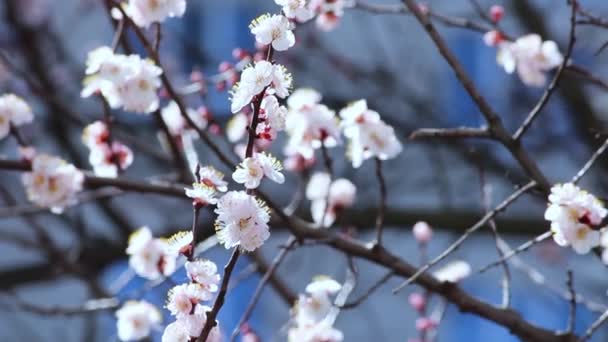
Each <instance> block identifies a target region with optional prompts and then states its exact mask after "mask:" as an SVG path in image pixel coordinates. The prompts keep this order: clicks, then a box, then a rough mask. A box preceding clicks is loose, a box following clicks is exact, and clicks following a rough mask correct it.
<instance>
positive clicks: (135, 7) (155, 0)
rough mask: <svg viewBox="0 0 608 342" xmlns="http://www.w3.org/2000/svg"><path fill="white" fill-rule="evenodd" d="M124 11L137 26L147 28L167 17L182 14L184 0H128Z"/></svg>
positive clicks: (184, 5) (184, 8) (184, 9)
mask: <svg viewBox="0 0 608 342" xmlns="http://www.w3.org/2000/svg"><path fill="white" fill-rule="evenodd" d="M125 12H126V13H127V15H128V16H129V17H131V19H133V21H134V22H135V24H136V25H137V26H140V27H144V28H147V27H148V26H150V25H151V24H153V23H162V22H164V21H165V20H166V19H167V18H173V17H181V16H183V15H184V12H186V0H129V2H128V3H127V5H126V6H125Z"/></svg>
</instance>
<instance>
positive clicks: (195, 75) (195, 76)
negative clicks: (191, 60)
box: [190, 70, 205, 82]
mask: <svg viewBox="0 0 608 342" xmlns="http://www.w3.org/2000/svg"><path fill="white" fill-rule="evenodd" d="M204 80H205V76H204V75H203V73H202V72H201V71H200V70H194V71H192V72H191V73H190V81H192V82H203V81H204Z"/></svg>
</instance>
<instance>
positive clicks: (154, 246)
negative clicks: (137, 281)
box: [126, 226, 175, 280]
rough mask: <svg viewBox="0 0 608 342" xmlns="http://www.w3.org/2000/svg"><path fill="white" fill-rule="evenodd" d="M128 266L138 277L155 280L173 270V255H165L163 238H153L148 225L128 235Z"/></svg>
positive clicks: (165, 248)
mask: <svg viewBox="0 0 608 342" xmlns="http://www.w3.org/2000/svg"><path fill="white" fill-rule="evenodd" d="M126 252H127V255H129V266H131V268H132V269H133V270H134V271H135V273H136V274H137V275H139V276H140V277H143V278H146V279H150V280H156V279H158V278H160V277H161V276H163V275H164V276H168V275H171V274H172V273H173V272H174V270H175V257H173V256H169V255H167V244H166V242H165V241H164V240H161V239H157V238H154V237H153V236H152V232H151V231H150V229H149V228H148V227H145V226H144V227H141V228H140V229H138V230H137V231H135V232H133V233H132V234H131V236H130V237H129V244H128V246H127V251H126Z"/></svg>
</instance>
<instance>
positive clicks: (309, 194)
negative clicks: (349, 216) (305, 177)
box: [306, 172, 357, 227]
mask: <svg viewBox="0 0 608 342" xmlns="http://www.w3.org/2000/svg"><path fill="white" fill-rule="evenodd" d="M356 194H357V188H356V187H355V185H354V184H353V183H352V182H351V181H349V180H348V179H345V178H340V179H336V180H334V181H333V182H332V181H331V178H330V176H329V174H327V173H324V172H317V173H315V174H313V175H312V176H311V177H310V181H309V182H308V186H307V187H306V198H308V199H309V200H310V201H311V206H310V210H311V214H312V217H313V220H314V221H315V222H316V223H317V224H320V225H321V226H323V227H328V226H331V224H332V223H333V222H334V221H335V220H336V215H337V214H338V213H339V212H340V211H341V210H343V209H345V208H348V207H350V206H351V205H352V204H353V203H354V201H355V196H356ZM321 221H323V222H321Z"/></svg>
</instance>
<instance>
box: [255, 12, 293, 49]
mask: <svg viewBox="0 0 608 342" xmlns="http://www.w3.org/2000/svg"><path fill="white" fill-rule="evenodd" d="M249 28H250V29H251V33H252V34H253V35H255V40H256V41H257V42H258V43H260V44H264V45H270V44H272V48H274V49H275V50H277V51H285V50H287V49H289V48H290V47H292V46H293V45H294V44H295V42H296V38H295V36H294V34H293V32H292V31H291V30H292V29H293V25H292V24H291V23H290V22H289V19H287V18H286V17H284V16H282V15H278V14H275V15H269V14H264V15H262V16H260V17H258V18H256V19H254V20H253V21H252V22H251V25H250V26H249Z"/></svg>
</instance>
